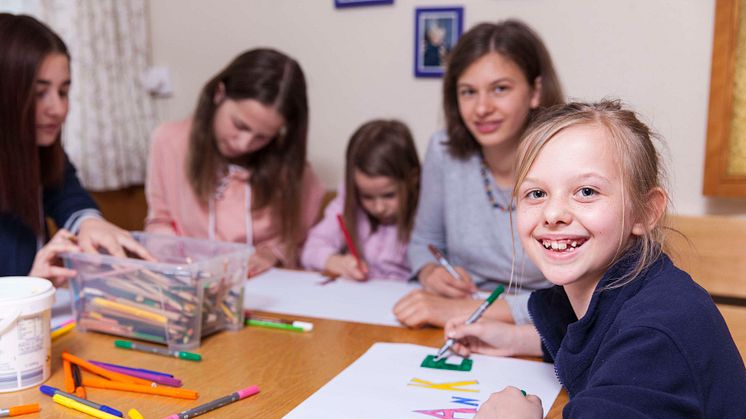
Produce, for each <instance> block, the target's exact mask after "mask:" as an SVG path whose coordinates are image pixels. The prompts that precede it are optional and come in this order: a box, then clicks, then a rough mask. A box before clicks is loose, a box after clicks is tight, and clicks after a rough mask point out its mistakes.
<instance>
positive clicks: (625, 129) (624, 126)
mask: <svg viewBox="0 0 746 419" xmlns="http://www.w3.org/2000/svg"><path fill="white" fill-rule="evenodd" d="M579 125H597V126H601V127H603V128H605V129H606V130H607V132H608V133H609V135H608V137H604V138H609V139H610V140H611V143H612V145H613V146H614V149H615V150H616V157H617V158H618V164H619V166H620V172H621V174H622V189H623V191H624V195H623V197H622V199H623V204H624V207H625V208H627V207H629V208H631V213H632V220H625V219H624V218H623V219H622V223H628V222H635V221H636V222H642V223H643V224H644V225H645V226H646V230H645V232H644V234H642V235H641V236H633V237H634V238H633V240H631V241H630V242H629V243H625V241H624V239H625V238H624V237H620V243H619V249H618V250H617V253H616V255H615V256H614V258H613V259H612V260H611V261H610V262H609V266H611V265H612V264H614V263H615V262H616V261H618V260H619V259H620V258H621V257H622V256H624V255H625V254H626V253H628V251H634V252H636V255H635V256H637V257H636V264H635V266H634V268H633V269H632V270H631V271H629V272H628V273H626V274H625V275H624V276H622V277H621V278H616V279H615V280H614V282H613V283H612V284H611V285H610V286H608V287H607V288H617V287H621V286H623V285H625V284H627V283H629V282H630V281H631V280H633V279H634V278H636V277H637V276H638V275H640V274H641V273H642V272H643V271H644V270H645V269H647V268H648V267H649V266H650V265H651V264H652V263H653V262H655V260H656V259H658V257H660V255H661V253H662V246H663V241H664V234H663V230H664V227H663V225H664V220H663V219H661V220H660V221H659V222H658V223H656V224H655V225H654V226H652V227H651V228H647V223H645V222H644V220H645V219H646V216H647V215H649V214H653V213H655V210H656V209H655V208H654V207H653V205H654V203H653V202H652V201H651V200H650V199H648V198H649V194H650V193H651V192H652V191H653V190H654V189H656V188H659V189H660V190H661V191H663V193H664V194H666V188H665V187H664V178H665V176H664V173H663V168H662V166H661V163H660V155H659V154H658V151H657V150H656V148H655V146H654V144H653V141H652V139H653V138H656V136H655V134H653V132H652V131H651V130H650V128H648V126H647V125H645V124H644V123H643V122H641V121H640V120H639V119H638V117H637V115H636V114H635V113H634V112H632V111H630V110H627V109H624V108H623V105H622V103H621V102H620V101H619V100H602V101H601V102H598V103H592V104H590V103H579V102H574V103H568V104H566V105H558V106H554V107H551V108H548V109H547V110H546V111H544V112H543V113H542V114H541V115H540V116H539V117H538V118H537V119H536V121H535V122H534V123H533V124H532V125H531V127H529V129H528V131H527V132H526V135H525V136H524V139H523V141H522V142H521V145H520V147H519V149H518V160H517V169H516V183H515V187H514V189H513V199H516V198H517V196H518V189H519V187H520V185H521V183H523V181H524V180H525V178H526V176H527V174H528V171H529V169H530V168H531V166H532V165H533V163H534V161H535V160H536V157H537V156H538V154H539V153H540V152H541V150H542V149H543V148H544V146H545V145H546V144H547V143H548V142H549V141H550V140H551V139H552V138H554V137H555V136H556V135H557V134H558V133H560V132H561V131H562V130H564V129H567V128H569V127H573V126H579ZM666 198H667V196H666ZM627 202H629V203H628V204H627ZM666 205H668V199H666ZM664 214H665V212H664Z"/></svg>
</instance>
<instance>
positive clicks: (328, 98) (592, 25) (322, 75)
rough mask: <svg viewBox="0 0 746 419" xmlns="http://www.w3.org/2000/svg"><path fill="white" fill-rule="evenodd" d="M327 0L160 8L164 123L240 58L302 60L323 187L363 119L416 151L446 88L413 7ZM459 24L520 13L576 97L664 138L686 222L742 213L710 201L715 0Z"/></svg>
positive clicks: (519, 1) (501, 3)
mask: <svg viewBox="0 0 746 419" xmlns="http://www.w3.org/2000/svg"><path fill="white" fill-rule="evenodd" d="M333 3H334V2H333V0H300V1H299V0H251V1H246V0H218V1H212V2H204V1H199V0H152V1H151V3H150V4H151V5H150V14H151V21H152V24H151V30H152V42H153V64H155V65H165V66H168V67H169V68H170V69H171V72H172V76H173V79H174V87H175V94H174V95H173V97H172V98H169V99H163V100H162V101H161V118H162V119H164V120H167V119H174V118H181V117H184V116H186V115H188V114H189V113H190V112H191V111H192V109H193V106H194V102H195V101H196V96H197V92H198V91H199V90H200V89H201V87H202V85H203V84H204V83H205V81H207V79H208V78H209V77H211V76H212V75H214V74H215V73H216V72H217V71H218V70H219V69H220V68H222V67H223V66H225V65H226V64H227V63H228V61H229V60H230V59H232V58H233V57H234V56H235V55H237V54H238V53H240V52H241V51H243V50H246V49H249V48H254V47H259V46H271V47H274V48H277V49H279V50H282V51H284V52H286V53H288V54H289V55H291V56H293V57H295V58H296V59H297V60H298V61H299V62H300V63H301V65H302V67H303V69H304V71H305V73H306V77H307V80H308V85H309V97H310V107H311V130H310V138H309V159H310V160H311V162H312V164H313V166H314V167H315V169H316V171H317V172H318V173H319V175H320V176H321V178H322V180H323V181H324V182H325V183H326V185H327V186H328V187H329V188H332V187H334V186H335V185H336V183H337V182H338V181H339V180H340V179H341V177H342V173H343V161H344V159H343V155H344V149H345V145H346V142H347V139H348V137H349V135H350V134H351V133H352V132H353V130H354V129H355V128H356V127H357V126H358V125H360V124H361V123H362V122H364V121H366V120H368V119H371V118H376V117H395V118H399V119H401V120H403V121H404V122H406V123H407V124H409V126H410V128H411V129H412V132H413V133H414V135H415V139H416V141H417V143H418V147H419V150H420V152H421V153H424V150H425V146H426V144H427V140H428V137H429V136H430V134H431V133H432V132H434V131H435V130H437V129H439V128H440V127H442V122H443V118H442V115H441V110H440V100H441V97H440V80H439V79H416V78H414V77H413V75H412V73H413V71H412V59H413V58H412V57H413V45H414V41H413V32H414V28H413V23H414V9H415V7H423V6H439V5H440V6H451V5H454V4H456V3H455V2H453V1H443V0H431V1H420V0H412V1H408V0H395V4H394V5H390V6H372V7H360V8H352V9H335V8H334V5H333ZM462 5H463V6H464V26H465V28H467V29H468V28H469V27H471V26H473V25H474V24H475V23H477V22H481V21H497V20H499V19H504V18H508V17H517V18H520V19H523V20H525V21H526V22H527V23H529V24H530V25H531V26H533V27H534V28H535V29H536V30H537V31H538V32H539V33H540V34H541V35H542V37H543V38H544V40H545V42H546V44H547V47H548V48H549V50H550V52H551V54H552V56H553V58H554V61H555V65H556V67H557V70H558V72H559V75H560V79H561V80H562V82H563V85H564V88H565V91H566V93H567V95H568V96H569V97H570V98H575V99H582V100H597V99H600V98H602V97H604V96H610V97H618V98H621V99H623V100H624V101H626V102H627V103H628V104H629V105H631V106H632V107H633V108H634V109H635V110H637V111H638V112H640V113H641V114H643V116H644V119H645V120H647V121H648V122H650V123H651V124H652V125H653V126H654V128H655V129H656V130H657V131H658V132H659V133H660V134H661V135H662V137H663V138H664V139H665V140H666V143H667V145H668V146H667V147H668V149H667V150H665V151H664V153H665V155H666V158H667V160H668V162H669V172H670V174H669V177H670V181H671V185H672V191H671V192H672V194H673V198H674V208H675V210H676V211H677V212H678V213H681V214H690V215H699V214H727V215H739V216H744V215H746V199H740V200H732V199H730V200H726V199H708V198H705V197H703V196H702V193H701V190H702V178H703V156H704V150H705V137H706V126H707V104H708V91H709V75H710V59H711V52H712V26H713V16H714V0H624V1H618V0H562V1H557V0H468V1H463V2H462Z"/></svg>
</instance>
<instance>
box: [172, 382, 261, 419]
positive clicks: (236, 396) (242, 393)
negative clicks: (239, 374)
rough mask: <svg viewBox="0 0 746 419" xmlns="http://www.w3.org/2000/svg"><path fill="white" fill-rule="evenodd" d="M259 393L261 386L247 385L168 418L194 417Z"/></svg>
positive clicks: (184, 418)
mask: <svg viewBox="0 0 746 419" xmlns="http://www.w3.org/2000/svg"><path fill="white" fill-rule="evenodd" d="M257 393H259V387H258V386H251V387H247V388H245V389H243V390H238V391H237V392H235V393H232V394H229V395H227V396H225V397H221V398H219V399H215V400H213V401H211V402H207V403H205V404H203V405H199V406H197V407H195V408H193V409H189V410H185V411H183V412H181V413H177V414H175V415H171V416H168V417H166V419H189V418H193V417H195V416H199V415H201V414H203V413H207V412H209V411H211V410H215V409H217V408H219V407H223V406H225V405H227V404H231V403H233V402H235V401H238V400H241V399H245V398H247V397H249V396H253V395H255V394H257Z"/></svg>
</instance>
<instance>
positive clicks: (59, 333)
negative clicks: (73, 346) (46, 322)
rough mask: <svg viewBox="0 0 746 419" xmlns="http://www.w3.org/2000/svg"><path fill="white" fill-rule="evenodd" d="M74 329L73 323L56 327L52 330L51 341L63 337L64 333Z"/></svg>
mask: <svg viewBox="0 0 746 419" xmlns="http://www.w3.org/2000/svg"><path fill="white" fill-rule="evenodd" d="M74 328H75V322H72V323H67V324H64V325H61V326H58V327H56V328H55V329H54V330H52V334H51V336H52V340H55V339H57V338H58V337H60V336H62V335H64V334H65V333H67V332H69V331H71V330H73V329H74Z"/></svg>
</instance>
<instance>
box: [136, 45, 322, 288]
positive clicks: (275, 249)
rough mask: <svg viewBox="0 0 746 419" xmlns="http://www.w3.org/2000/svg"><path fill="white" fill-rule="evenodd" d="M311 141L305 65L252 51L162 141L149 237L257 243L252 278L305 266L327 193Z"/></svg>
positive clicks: (152, 166)
mask: <svg viewBox="0 0 746 419" xmlns="http://www.w3.org/2000/svg"><path fill="white" fill-rule="evenodd" d="M307 133H308V101H307V99H306V81H305V77H304V75H303V71H302V70H301V68H300V65H299V64H298V63H297V62H296V61H295V60H294V59H292V58H290V57H288V56H287V55H285V54H283V53H281V52H279V51H275V50H271V49H254V50H251V51H246V52H244V53H243V54H241V55H239V56H238V57H236V58H235V59H234V60H233V61H232V62H231V63H229V64H228V66H227V67H226V68H224V69H223V70H222V71H220V72H219V73H218V74H217V75H215V77H213V78H212V79H211V80H210V81H208V82H207V84H206V85H205V87H204V88H203V89H202V92H201V94H200V96H199V99H198V101H197V108H196V110H195V112H194V115H193V116H191V117H190V118H188V119H186V120H183V121H178V122H170V123H166V124H163V125H161V126H160V127H158V128H157V129H156V130H155V132H154V133H153V142H152V145H151V151H150V162H149V165H148V179H147V185H146V195H147V199H148V217H147V219H146V220H145V229H146V230H147V231H149V232H156V233H166V234H179V235H185V236H189V237H197V238H206V239H214V240H222V241H230V242H238V243H246V244H247V245H251V246H253V247H254V249H255V251H254V254H253V255H252V256H251V257H250V259H249V276H253V275H256V274H258V273H260V272H262V271H264V270H266V269H268V268H270V267H272V266H275V265H282V266H288V267H295V266H297V258H298V253H299V250H300V245H301V244H302V242H303V239H304V238H305V236H306V233H307V232H308V229H309V228H310V227H311V226H312V225H313V223H314V222H315V221H316V217H317V215H318V212H319V208H320V205H321V200H322V198H323V195H324V187H323V185H322V184H321V182H320V181H319V179H318V178H317V177H316V175H315V174H314V172H313V170H311V167H310V166H309V165H308V163H307V162H306V137H307Z"/></svg>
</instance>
